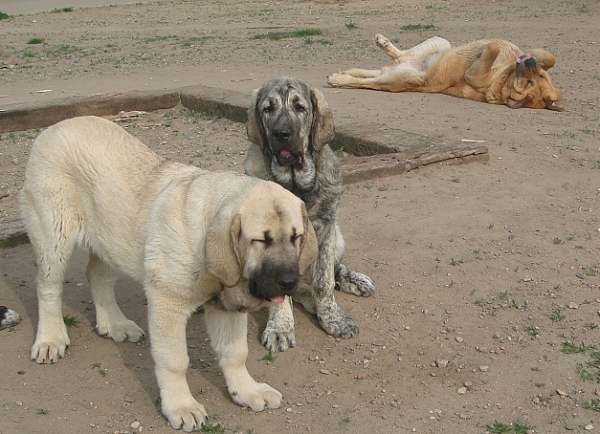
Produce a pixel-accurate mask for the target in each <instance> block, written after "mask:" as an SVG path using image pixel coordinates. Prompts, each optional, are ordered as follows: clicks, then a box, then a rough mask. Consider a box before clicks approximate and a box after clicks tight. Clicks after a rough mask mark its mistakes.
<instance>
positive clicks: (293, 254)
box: [206, 179, 318, 310]
mask: <svg viewBox="0 0 600 434" xmlns="http://www.w3.org/2000/svg"><path fill="white" fill-rule="evenodd" d="M254 181H256V183H255V186H254V187H252V188H251V189H250V191H248V192H247V193H246V194H245V196H244V198H243V199H242V201H241V205H239V206H237V207H236V210H235V213H229V212H227V213H225V214H224V215H222V216H219V217H218V218H217V219H215V222H214V223H213V225H212V226H211V228H210V229H209V232H208V237H207V243H206V258H207V268H208V270H209V272H210V273H211V274H212V275H213V276H215V277H217V278H218V279H219V280H220V281H221V282H222V283H223V290H222V291H221V293H220V294H219V295H218V296H217V297H216V298H215V299H213V304H215V305H216V306H217V307H220V308H221V309H225V310H246V309H247V310H254V309H257V308H260V307H264V306H265V305H267V304H268V303H269V302H270V303H281V302H283V300H284V298H285V295H292V294H293V292H294V291H295V290H296V288H297V286H298V284H299V282H300V277H301V276H302V275H303V274H305V273H306V272H307V271H308V269H309V267H310V265H311V264H312V263H313V262H314V261H315V260H316V258H317V253H318V248H317V238H316V235H315V231H314V229H313V226H312V224H311V223H310V221H309V220H308V214H307V212H306V207H305V206H304V203H303V202H302V200H300V199H299V198H298V197H296V196H295V195H294V194H292V193H291V192H289V191H287V190H286V189H284V188H283V187H282V186H280V185H277V184H275V183H273V182H267V181H262V180H258V179H255V180H254Z"/></svg>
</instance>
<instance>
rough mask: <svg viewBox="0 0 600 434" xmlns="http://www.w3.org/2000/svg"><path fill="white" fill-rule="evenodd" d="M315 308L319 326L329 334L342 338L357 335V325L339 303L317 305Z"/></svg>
mask: <svg viewBox="0 0 600 434" xmlns="http://www.w3.org/2000/svg"><path fill="white" fill-rule="evenodd" d="M317 309H318V311H317V317H318V318H319V323H320V324H321V327H323V329H324V330H325V331H326V332H327V333H328V334H330V335H331V336H333V337H335V338H343V339H350V338H353V337H354V336H358V332H359V330H358V326H357V325H356V323H355V322H354V320H353V319H352V318H350V317H349V316H348V315H347V314H346V312H344V311H343V310H342V308H341V307H339V305H337V304H332V305H329V306H318V307H317Z"/></svg>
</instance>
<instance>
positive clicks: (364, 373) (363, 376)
mask: <svg viewBox="0 0 600 434" xmlns="http://www.w3.org/2000/svg"><path fill="white" fill-rule="evenodd" d="M354 378H356V379H357V380H365V379H366V378H367V373H366V372H361V373H360V374H357V375H356V376H355V377H354Z"/></svg>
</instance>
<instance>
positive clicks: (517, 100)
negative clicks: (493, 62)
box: [507, 48, 563, 111]
mask: <svg viewBox="0 0 600 434" xmlns="http://www.w3.org/2000/svg"><path fill="white" fill-rule="evenodd" d="M555 61H556V59H555V58H554V56H553V55H552V54H550V53H548V52H547V51H546V50H544V49H541V48H536V49H533V50H531V51H530V52H528V53H526V54H523V55H522V56H519V58H518V59H517V61H516V65H515V73H514V79H513V81H512V86H511V88H510V95H509V97H508V103H507V104H508V106H509V107H510V108H530V109H549V110H554V111H562V110H563V108H562V107H561V106H560V100H561V98H562V93H561V91H560V89H558V88H556V87H554V85H553V84H552V81H551V80H550V76H549V75H548V73H547V72H546V71H547V70H548V69H550V68H552V66H554V63H555Z"/></svg>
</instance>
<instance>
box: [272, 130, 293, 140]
mask: <svg viewBox="0 0 600 434" xmlns="http://www.w3.org/2000/svg"><path fill="white" fill-rule="evenodd" d="M291 135H292V132H291V131H290V130H289V129H288V128H275V129H274V130H273V136H275V138H276V139H277V140H278V141H280V142H287V141H288V140H289V139H290V136H291Z"/></svg>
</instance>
